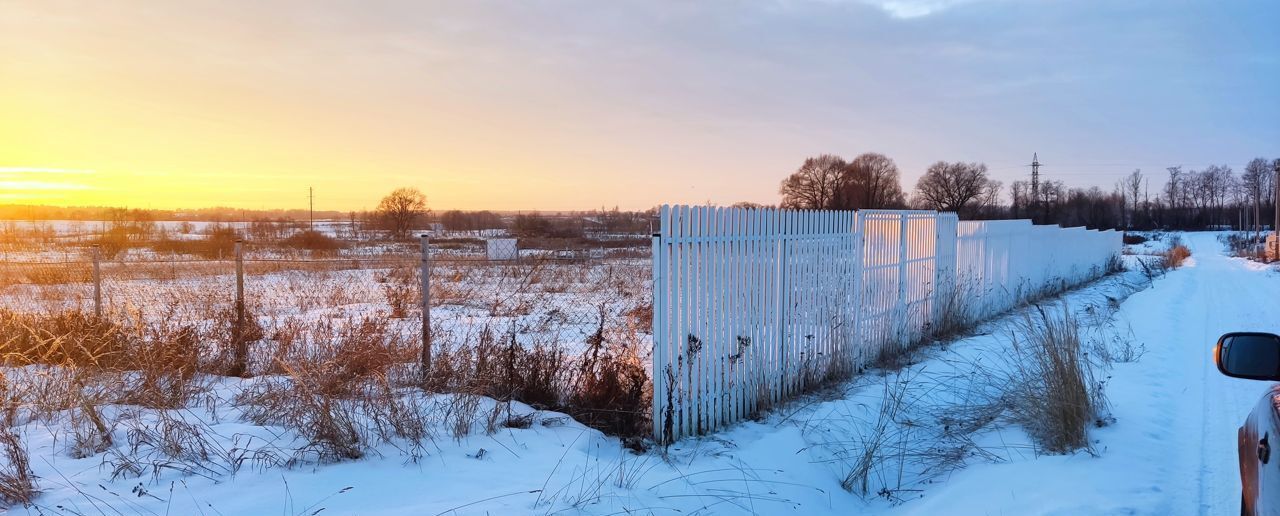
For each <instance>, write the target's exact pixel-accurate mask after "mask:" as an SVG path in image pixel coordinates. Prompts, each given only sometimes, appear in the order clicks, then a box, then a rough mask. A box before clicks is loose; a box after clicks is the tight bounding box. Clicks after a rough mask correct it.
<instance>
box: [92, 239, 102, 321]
mask: <svg viewBox="0 0 1280 516" xmlns="http://www.w3.org/2000/svg"><path fill="white" fill-rule="evenodd" d="M101 262H102V245H101V244H93V316H94V317H96V318H101V317H102V265H101Z"/></svg>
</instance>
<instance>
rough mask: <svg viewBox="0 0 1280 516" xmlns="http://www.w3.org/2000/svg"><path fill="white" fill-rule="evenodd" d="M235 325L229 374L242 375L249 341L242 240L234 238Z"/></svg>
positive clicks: (244, 370) (245, 367)
mask: <svg viewBox="0 0 1280 516" xmlns="http://www.w3.org/2000/svg"><path fill="white" fill-rule="evenodd" d="M235 253H236V325H235V327H234V328H232V330H231V340H232V344H233V345H234V346H235V356H234V357H233V360H234V362H235V363H233V364H232V365H231V374H230V376H244V375H245V373H246V372H248V361H249V343H248V342H246V341H245V339H244V240H241V239H236V248H235Z"/></svg>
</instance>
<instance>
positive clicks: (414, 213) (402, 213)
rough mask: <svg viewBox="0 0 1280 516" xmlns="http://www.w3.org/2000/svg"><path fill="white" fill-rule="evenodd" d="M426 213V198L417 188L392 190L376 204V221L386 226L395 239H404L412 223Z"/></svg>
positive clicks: (411, 227)
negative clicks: (378, 220)
mask: <svg viewBox="0 0 1280 516" xmlns="http://www.w3.org/2000/svg"><path fill="white" fill-rule="evenodd" d="M426 213H427V196H426V195H423V193H422V192H421V191H419V190H418V189H417V188H411V187H401V188H396V189H395V190H392V191H391V193H389V194H387V196H386V197H383V198H382V201H381V202H379V203H378V211H377V215H378V219H380V220H381V221H382V222H383V223H384V224H386V227H387V229H390V230H391V232H392V234H393V235H395V236H396V238H404V237H405V236H407V235H408V234H409V230H410V229H413V225H414V223H416V222H417V221H418V219H419V218H420V217H422V216H423V215H425V214H426Z"/></svg>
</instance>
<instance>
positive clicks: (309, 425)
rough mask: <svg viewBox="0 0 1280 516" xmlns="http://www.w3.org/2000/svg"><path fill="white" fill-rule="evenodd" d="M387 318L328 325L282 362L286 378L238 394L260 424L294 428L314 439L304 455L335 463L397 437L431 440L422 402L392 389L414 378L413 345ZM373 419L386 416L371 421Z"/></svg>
mask: <svg viewBox="0 0 1280 516" xmlns="http://www.w3.org/2000/svg"><path fill="white" fill-rule="evenodd" d="M387 324H388V323H387V321H386V320H385V319H380V318H365V319H362V320H360V321H357V322H352V323H350V324H343V325H336V326H321V327H320V328H319V329H318V330H317V333H316V334H314V335H312V336H311V339H312V341H311V342H310V343H309V345H308V346H306V347H305V348H304V349H299V350H297V352H296V353H294V354H292V355H291V356H289V357H288V358H287V359H285V360H282V361H281V362H280V364H279V367H280V368H281V369H282V370H283V371H284V372H285V375H282V376H272V377H262V378H260V379H259V381H256V382H254V383H253V384H252V385H251V386H250V387H249V388H246V389H245V390H244V391H242V392H241V393H240V394H239V395H237V397H236V403H237V404H238V405H240V406H241V407H242V410H243V414H244V417H245V418H246V419H247V420H249V421H251V422H253V423H255V424H275V425H280V426H284V427H286V428H290V429H292V430H294V431H295V432H297V433H298V434H299V435H301V436H302V437H303V438H304V439H306V440H307V442H306V444H305V445H303V446H302V447H300V448H298V450H297V452H296V456H297V457H298V458H299V459H301V460H315V461H319V462H333V461H340V460H352V459H358V458H360V457H362V456H363V455H364V453H365V451H366V450H367V449H368V448H369V447H370V446H373V445H376V444H377V443H379V442H388V441H390V440H392V438H393V437H400V438H406V439H409V440H410V441H413V442H418V441H420V440H422V439H425V438H426V437H427V431H426V427H427V425H426V424H425V422H424V420H423V419H422V417H421V416H420V415H419V412H420V410H421V408H420V406H419V404H418V403H409V402H406V401H405V400H403V399H402V398H401V396H400V394H399V393H398V392H397V391H396V390H395V389H394V388H393V387H392V386H393V385H395V384H397V383H404V382H398V381H397V380H396V379H397V378H400V377H402V376H407V375H406V374H404V372H403V371H402V369H403V368H402V367H401V366H402V365H403V364H405V363H407V362H411V361H412V359H413V350H412V349H411V348H410V347H409V346H407V345H406V344H405V342H404V341H403V339H402V338H401V337H400V336H399V334H398V333H396V332H393V331H390V330H389V329H388V327H387ZM371 419H379V421H377V422H371V421H370V420H371Z"/></svg>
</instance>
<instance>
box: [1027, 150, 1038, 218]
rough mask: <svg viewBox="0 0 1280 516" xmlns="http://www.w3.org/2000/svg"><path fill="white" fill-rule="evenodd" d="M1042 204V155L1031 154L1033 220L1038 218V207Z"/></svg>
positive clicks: (1031, 209)
mask: <svg viewBox="0 0 1280 516" xmlns="http://www.w3.org/2000/svg"><path fill="white" fill-rule="evenodd" d="M1039 204H1040V154H1039V153H1035V152H1033V153H1031V205H1030V206H1029V208H1030V211H1031V218H1032V219H1035V218H1036V211H1037V210H1036V207H1037V206H1038V205H1039Z"/></svg>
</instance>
